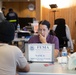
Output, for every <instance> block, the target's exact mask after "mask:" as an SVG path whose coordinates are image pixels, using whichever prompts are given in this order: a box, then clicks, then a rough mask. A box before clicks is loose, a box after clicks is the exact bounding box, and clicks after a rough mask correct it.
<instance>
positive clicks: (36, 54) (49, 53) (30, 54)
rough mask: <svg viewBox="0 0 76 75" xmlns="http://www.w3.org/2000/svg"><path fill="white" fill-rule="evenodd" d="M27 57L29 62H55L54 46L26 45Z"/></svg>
mask: <svg viewBox="0 0 76 75" xmlns="http://www.w3.org/2000/svg"><path fill="white" fill-rule="evenodd" d="M25 57H26V59H27V61H28V62H43V63H47V62H49V63H53V62H54V44H41V43H31V44H25Z"/></svg>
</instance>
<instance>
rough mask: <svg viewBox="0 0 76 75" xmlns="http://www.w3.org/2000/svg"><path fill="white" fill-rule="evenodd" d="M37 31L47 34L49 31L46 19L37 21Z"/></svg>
mask: <svg viewBox="0 0 76 75" xmlns="http://www.w3.org/2000/svg"><path fill="white" fill-rule="evenodd" d="M38 28H39V29H38V32H39V33H40V34H42V35H43V36H47V35H48V34H49V31H50V23H49V22H48V21H47V20H43V21H40V22H39V27H38Z"/></svg>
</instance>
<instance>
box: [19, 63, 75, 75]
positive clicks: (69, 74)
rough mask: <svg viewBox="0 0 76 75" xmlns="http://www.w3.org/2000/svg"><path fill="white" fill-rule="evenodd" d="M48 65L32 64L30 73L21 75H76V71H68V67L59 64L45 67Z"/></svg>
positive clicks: (21, 74) (21, 73) (20, 74)
mask: <svg viewBox="0 0 76 75" xmlns="http://www.w3.org/2000/svg"><path fill="white" fill-rule="evenodd" d="M46 64H47V63H31V64H30V72H27V73H26V72H20V73H19V75H76V70H68V69H67V66H66V65H65V66H63V65H61V64H58V63H54V64H51V65H49V66H44V65H46Z"/></svg>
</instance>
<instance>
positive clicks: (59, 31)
mask: <svg viewBox="0 0 76 75" xmlns="http://www.w3.org/2000/svg"><path fill="white" fill-rule="evenodd" d="M54 24H55V25H57V27H56V29H55V34H56V36H57V37H58V39H59V48H63V47H68V41H69V40H68V39H67V37H66V25H65V19H64V18H58V19H55V21H54Z"/></svg>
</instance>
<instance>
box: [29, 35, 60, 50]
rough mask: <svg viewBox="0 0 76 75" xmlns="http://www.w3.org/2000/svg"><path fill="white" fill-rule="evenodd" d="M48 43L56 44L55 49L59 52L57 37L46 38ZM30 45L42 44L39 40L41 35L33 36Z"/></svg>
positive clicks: (49, 36)
mask: <svg viewBox="0 0 76 75" xmlns="http://www.w3.org/2000/svg"><path fill="white" fill-rule="evenodd" d="M46 41H47V43H51V44H55V49H58V50H59V40H58V38H57V37H56V36H53V35H48V36H47V38H46ZM28 43H41V42H40V39H39V35H34V36H32V37H31V38H30V39H29V41H28Z"/></svg>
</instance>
